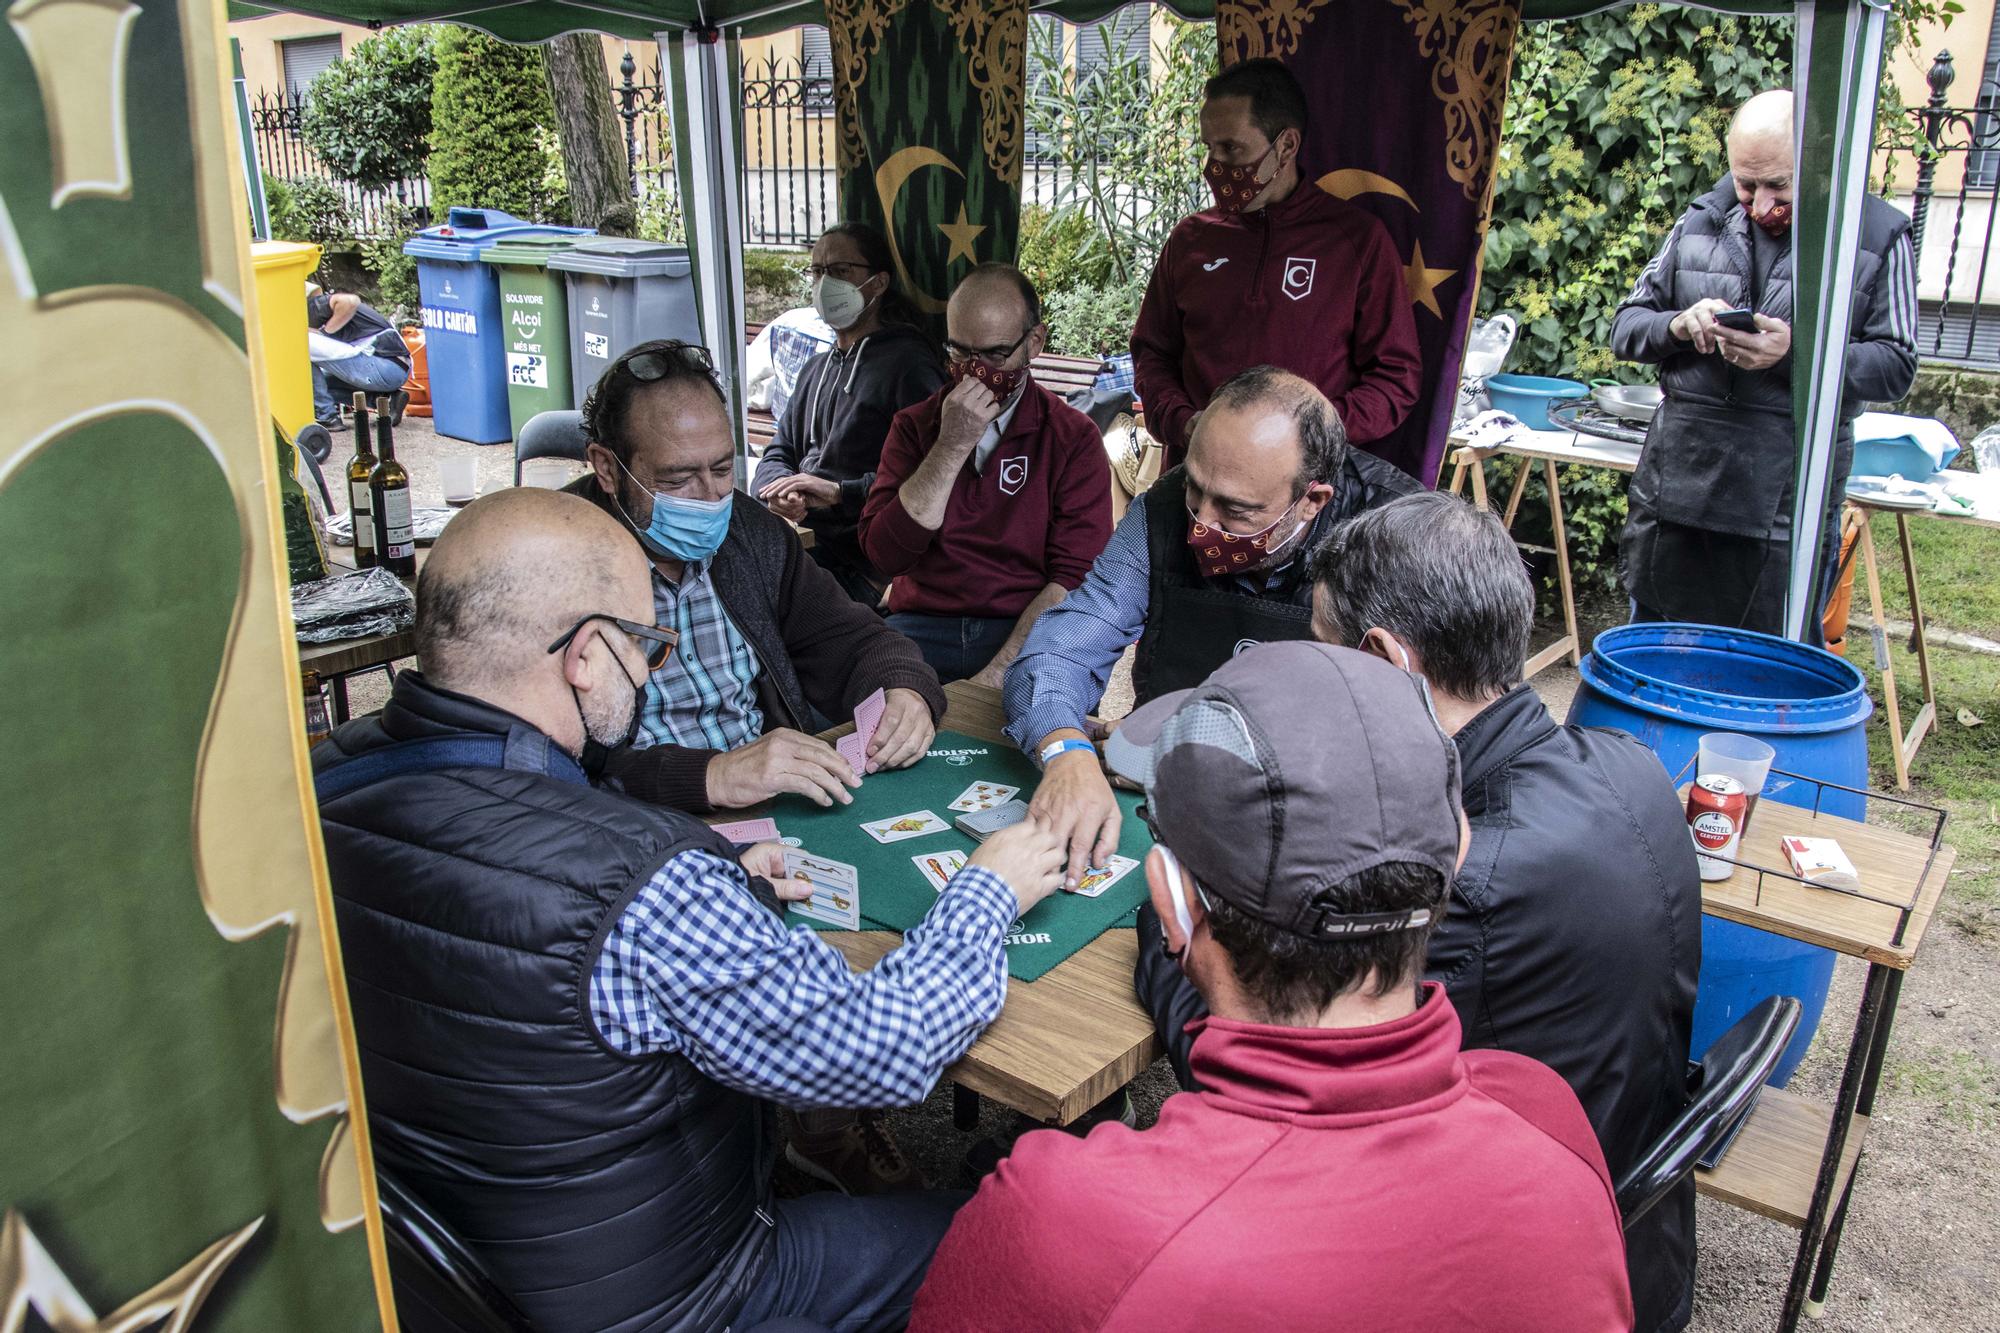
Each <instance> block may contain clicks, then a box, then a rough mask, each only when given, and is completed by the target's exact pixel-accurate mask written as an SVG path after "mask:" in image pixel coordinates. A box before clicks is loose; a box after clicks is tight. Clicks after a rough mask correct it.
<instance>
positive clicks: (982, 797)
mask: <svg viewBox="0 0 2000 1333" xmlns="http://www.w3.org/2000/svg"><path fill="white" fill-rule="evenodd" d="M1020 790H1021V789H1020V788H1019V787H1009V786H1008V785H1007V784H1006V783H1004V782H975V783H973V784H972V785H971V786H970V787H967V788H966V789H965V790H964V791H962V792H960V793H959V794H958V799H957V800H955V801H953V802H952V803H951V808H952V809H954V810H957V811H959V812H961V813H970V812H972V811H974V810H991V809H992V808H993V807H994V806H996V805H999V804H1001V803H1002V802H1004V801H1007V800H1010V799H1012V798H1013V796H1014V793H1016V792H1018V791H1020Z"/></svg>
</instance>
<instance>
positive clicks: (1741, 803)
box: [1687, 773, 1749, 880]
mask: <svg viewBox="0 0 2000 1333" xmlns="http://www.w3.org/2000/svg"><path fill="white" fill-rule="evenodd" d="M1748 805H1749V798H1748V797H1747V796H1745V795H1744V792H1743V784H1742V783H1741V782H1738V781H1737V780H1736V779H1735V778H1732V777H1727V776H1725V775H1723V774H1721V773H1707V774H1704V775H1702V776H1701V777H1698V778H1696V779H1695V780H1694V785H1693V786H1692V787H1689V788H1688V803H1687V817H1688V832H1689V833H1691V834H1693V835H1694V849H1695V851H1696V852H1697V853H1702V852H1708V853H1712V855H1708V856H1701V857H1699V860H1700V863H1701V877H1702V878H1703V879H1708V880H1714V879H1728V878H1729V877H1730V875H1732V874H1734V873H1735V871H1736V867H1735V866H1733V865H1731V864H1730V863H1729V862H1727V861H1721V860H1717V859H1716V858H1717V857H1722V856H1735V855H1736V848H1737V844H1738V843H1740V842H1741V841H1742V840H1743V813H1744V810H1745V808H1746V807H1747V806H1748Z"/></svg>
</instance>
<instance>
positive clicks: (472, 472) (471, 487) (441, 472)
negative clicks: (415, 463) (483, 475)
mask: <svg viewBox="0 0 2000 1333" xmlns="http://www.w3.org/2000/svg"><path fill="white" fill-rule="evenodd" d="M438 479H439V480H440V481H441V482H442V483H443V485H444V502H445V503H446V504H448V505H451V506H453V507H454V508H456V507H457V506H459V505H468V504H471V503H472V501H473V500H474V498H476V497H477V496H478V494H479V460H478V459H476V458H440V459H439V460H438Z"/></svg>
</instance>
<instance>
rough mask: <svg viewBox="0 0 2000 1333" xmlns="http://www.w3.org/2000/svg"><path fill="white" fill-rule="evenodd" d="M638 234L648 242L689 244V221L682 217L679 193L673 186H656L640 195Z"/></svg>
mask: <svg viewBox="0 0 2000 1333" xmlns="http://www.w3.org/2000/svg"><path fill="white" fill-rule="evenodd" d="M637 232H638V235H639V236H640V237H641V238H642V239H644V240H648V241H660V242H663V243H665V244H668V245H685V244H687V219H686V218H684V217H683V216H682V215H681V197H680V194H679V192H678V191H676V190H674V189H673V188H672V187H671V186H663V185H658V184H656V185H654V186H653V187H652V188H651V189H648V190H646V191H645V193H643V194H642V195H640V196H639V225H638V228H637Z"/></svg>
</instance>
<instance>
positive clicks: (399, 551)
mask: <svg viewBox="0 0 2000 1333" xmlns="http://www.w3.org/2000/svg"><path fill="white" fill-rule="evenodd" d="M382 553H383V554H384V555H387V556H389V557H391V558H395V559H400V558H401V557H403V556H406V555H415V554H416V553H417V541H416V538H415V537H414V536H412V535H411V531H410V493H409V491H407V490H402V489H398V490H393V491H384V492H382Z"/></svg>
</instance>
